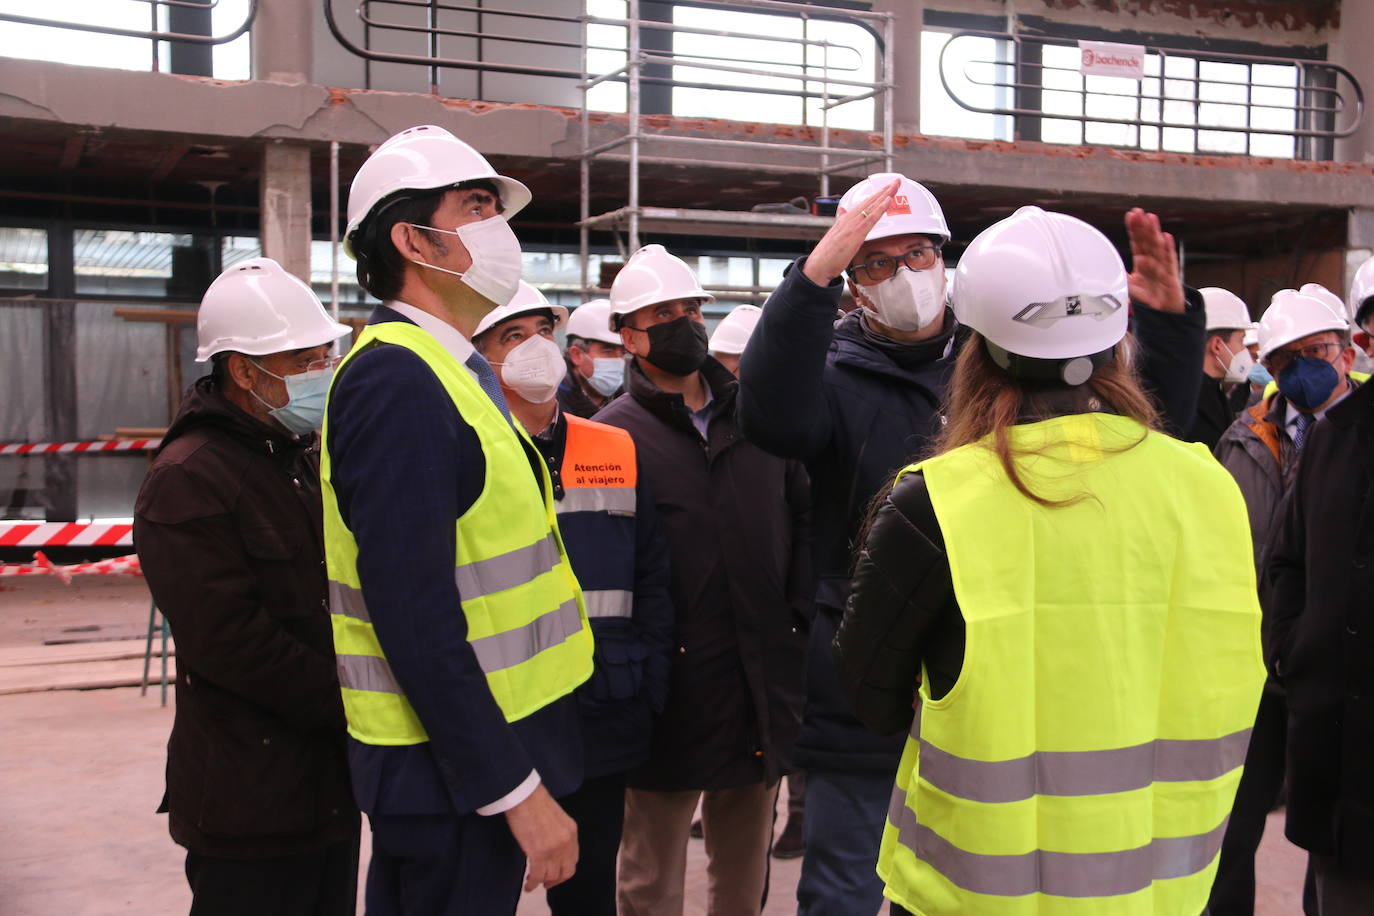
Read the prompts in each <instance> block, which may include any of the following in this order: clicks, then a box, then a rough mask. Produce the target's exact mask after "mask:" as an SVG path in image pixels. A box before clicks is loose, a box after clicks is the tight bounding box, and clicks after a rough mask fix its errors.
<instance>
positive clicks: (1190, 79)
mask: <svg viewBox="0 0 1374 916" xmlns="http://www.w3.org/2000/svg"><path fill="white" fill-rule="evenodd" d="M961 38H985V39H990V40H993V41H998V42H1008V43H1010V44H1011V45H1013V46H1014V47H1017V48H1019V47H1020V46H1021V45H1022V44H1023V43H1026V42H1033V43H1036V44H1039V45H1040V46H1042V47H1066V48H1073V47H1076V45H1075V43H1074V42H1072V41H1067V40H1062V39H1060V40H1056V39H1050V38H1040V37H1038V36H1037V37H1032V36H1026V35H1019V34H1015V33H1011V32H988V31H981V30H973V29H969V30H964V31H959V32H955V33H953V34H952V35H951V36H950V38H949V40H948V41H946V42H945V45H944V47H943V48H941V49H940V60H939V67H938V70H939V73H940V84H941V86H942V87H943V88H944V91H945V94H946V95H948V96H949V98H950V99H951V100H952V101H953V102H954V103H955V104H956V105H958V106H960V107H961V108H963V109H965V110H967V111H972V112H975V113H977V114H990V115H1002V116H1008V117H1022V118H1043V119H1047V120H1057V121H1074V122H1077V123H1079V124H1082V125H1087V124H1089V123H1092V124H1116V125H1123V126H1132V127H1137V128H1142V127H1148V128H1157V129H1160V130H1164V129H1182V130H1193V131H1202V132H1208V133H1210V132H1218V133H1235V134H1244V135H1247V136H1250V135H1260V136H1285V137H1293V138H1295V139H1297V138H1310V139H1317V140H1335V139H1339V138H1341V137H1349V136H1351V135H1353V134H1354V133H1356V132H1357V131H1358V130H1359V129H1360V124H1361V122H1362V121H1363V119H1364V89H1363V87H1361V86H1360V83H1359V80H1357V79H1356V78H1355V76H1354V74H1352V73H1351V72H1350V71H1349V70H1347V69H1346V68H1345V67H1342V66H1340V65H1339V64H1334V63H1331V62H1329V61H1309V60H1302V59H1300V58H1288V57H1270V56H1264V55H1257V54H1236V53H1228V52H1212V51H1206V52H1203V51H1191V50H1180V49H1172V48H1158V47H1146V48H1145V51H1146V53H1147V54H1149V55H1155V56H1156V57H1157V58H1158V59H1159V60H1160V61H1161V63H1160V72H1159V73H1158V74H1147V75H1146V77H1145V79H1146V80H1155V81H1158V84H1159V91H1158V92H1153V93H1147V92H1144V91H1143V89H1141V88H1138V89H1137V91H1136V92H1135V93H1127V92H1115V91H1108V90H1092V91H1089V90H1088V88H1087V84H1086V80H1085V81H1084V83H1083V84H1082V85H1081V86H1079V87H1078V88H1068V87H1059V86H1046V85H1044V84H1043V82H1023V81H1022V80H1021V78H1018V77H1016V76H1013V77H1012V78H1011V79H1010V80H1001V79H999V78H998V77H996V76H994V77H993V78H992V79H990V80H989V79H982V78H978V77H976V76H975V75H973V74H972V73H971V68H973V67H975V66H978V67H984V66H986V67H992V68H993V69H994V70H997V69H1004V68H1005V69H1010V70H1011V71H1012V72H1013V73H1017V72H1018V71H1019V72H1021V73H1024V72H1025V71H1039V72H1042V73H1043V72H1046V71H1053V72H1062V73H1079V71H1078V70H1076V69H1074V68H1071V67H1057V66H1050V65H1045V64H1044V63H1041V62H1035V61H1024V62H1023V61H1022V60H1021V54H1020V53H1019V52H1018V53H1017V54H1016V55H1015V56H1014V59H1011V60H1003V61H999V60H991V61H990V60H969V61H965V62H964V65H963V68H962V72H961V73H960V76H961V77H962V78H963V82H964V83H966V84H969V85H972V86H981V87H984V88H991V89H1002V90H1007V91H1009V92H1013V93H1018V94H1019V93H1022V92H1036V93H1040V94H1042V95H1043V94H1045V93H1057V94H1061V95H1071V96H1077V97H1079V98H1080V99H1081V100H1082V104H1081V105H1080V106H1079V113H1077V114H1075V113H1071V112H1058V111H1046V110H1045V108H1044V106H1043V105H1041V106H1040V107H1036V108H1029V107H1023V106H1020V105H1017V104H1015V103H1013V104H1011V105H996V104H994V105H990V106H989V105H976V104H973V103H971V102H969V101H968V100H966V99H964V98H961V97H960V96H959V94H958V93H957V92H956V91H955V88H954V87H953V86H951V85H950V74H949V72H948V60H947V55H948V54H949V49H950V48H951V47H952V46H953V45H954V44H955V42H956V41H958V40H959V39H961ZM1169 58H1174V59H1179V58H1182V59H1187V60H1192V61H1195V62H1196V63H1197V64H1198V65H1199V66H1198V68H1197V71H1196V72H1195V74H1194V75H1193V76H1176V75H1175V76H1171V75H1169V74H1168V73H1166V72H1164V71H1165V67H1166V65H1165V63H1164V61H1166V60H1168V59H1169ZM1204 63H1216V64H1239V65H1243V66H1247V67H1255V66H1278V67H1291V68H1294V69H1295V70H1296V71H1297V73H1296V77H1297V78H1296V80H1295V82H1294V84H1293V85H1278V84H1274V83H1262V82H1259V83H1257V82H1254V81H1253V80H1249V81H1246V82H1237V81H1235V80H1228V79H1219V78H1214V77H1209V78H1203V77H1202V76H1201V73H1200V70H1201V64H1204ZM1309 73H1322V74H1325V75H1327V76H1329V77H1330V79H1331V82H1332V85H1330V86H1323V85H1319V84H1314V83H1310V82H1308V81H1307V80H1305V79H1304V77H1306V76H1307V75H1308V74H1309ZM1342 77H1344V78H1345V80H1346V82H1347V83H1348V84H1349V87H1350V90H1349V91H1350V94H1351V96H1352V99H1351V100H1348V99H1347V98H1346V95H1345V94H1343V93H1342V92H1341V90H1340V88H1339V84H1340V80H1341V78H1342ZM1170 83H1185V84H1191V85H1192V86H1193V94H1192V95H1190V96H1183V97H1180V96H1170V95H1166V94H1165V92H1166V88H1167V87H1168V84H1170ZM1205 86H1230V87H1244V88H1245V89H1246V90H1247V92H1246V99H1245V101H1236V100H1225V99H1208V98H1203V97H1202V93H1201V90H1202V87H1205ZM1256 89H1261V90H1264V89H1270V90H1283V91H1285V92H1291V93H1292V94H1293V99H1294V101H1293V103H1292V104H1284V105H1280V104H1274V103H1272V102H1257V101H1255V100H1254V98H1253V91H1254V90H1256ZM1090 97H1098V98H1101V97H1108V98H1120V99H1131V100H1134V101H1135V102H1136V104H1137V111H1139V110H1140V106H1141V105H1142V104H1144V103H1154V104H1157V105H1158V107H1159V116H1158V117H1150V118H1147V117H1141V116H1139V115H1137V116H1136V117H1118V116H1114V115H1107V114H1089V113H1088V112H1087V108H1088V104H1087V102H1088V99H1089V98H1090ZM1352 100H1353V105H1351V104H1350V101H1352ZM1171 102H1173V103H1183V104H1189V105H1192V106H1194V107H1195V109H1198V108H1202V107H1203V106H1214V107H1217V108H1220V107H1231V108H1242V109H1245V110H1247V111H1253V110H1262V111H1291V112H1293V116H1294V125H1293V126H1292V127H1264V126H1256V125H1252V124H1245V125H1235V124H1214V123H1208V122H1206V121H1203V120H1202V119H1201V118H1200V117H1199V116H1198V114H1197V112H1196V111H1195V113H1194V115H1193V117H1192V118H1191V119H1187V120H1176V119H1172V118H1166V117H1165V106H1166V105H1167V104H1168V103H1171ZM1319 102H1329V104H1318V103H1319ZM1352 110H1353V112H1354V115H1353V118H1351V120H1350V122H1349V123H1348V124H1346V125H1343V126H1342V125H1338V124H1336V123H1335V119H1336V118H1337V117H1338V116H1339V115H1343V114H1346V113H1347V112H1350V111H1352ZM1324 116H1330V117H1331V118H1332V125H1331V126H1330V127H1310V126H1303V123H1302V122H1303V121H1304V120H1309V119H1311V118H1321V117H1324ZM1247 120H1249V119H1247Z"/></svg>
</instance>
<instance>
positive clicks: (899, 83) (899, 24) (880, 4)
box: [873, 0, 926, 134]
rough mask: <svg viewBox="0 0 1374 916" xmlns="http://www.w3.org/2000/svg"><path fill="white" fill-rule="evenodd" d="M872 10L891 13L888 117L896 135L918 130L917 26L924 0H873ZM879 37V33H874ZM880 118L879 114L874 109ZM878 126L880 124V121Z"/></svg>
mask: <svg viewBox="0 0 1374 916" xmlns="http://www.w3.org/2000/svg"><path fill="white" fill-rule="evenodd" d="M873 10H874V12H879V13H893V14H895V15H894V17H893V20H892V27H893V42H892V43H893V45H894V46H893V47H891V48H887V49H886V51H887V53H888V54H890V55H892V81H893V83H895V87H894V88H893V90H892V120H893V125H894V128H893V129H894V130H896V131H897V133H899V134H919V133H920V132H921V29H922V28H923V27H924V26H925V15H926V5H925V0H874V3H873ZM878 38H879V40H880V41H881V40H882V36H881V35H879V36H878ZM877 116H878V118H880V119H881V117H882V113H881V112H878V115H877ZM877 126H878V127H880V128H881V127H882V122H881V120H880V121H879V122H878V125H877Z"/></svg>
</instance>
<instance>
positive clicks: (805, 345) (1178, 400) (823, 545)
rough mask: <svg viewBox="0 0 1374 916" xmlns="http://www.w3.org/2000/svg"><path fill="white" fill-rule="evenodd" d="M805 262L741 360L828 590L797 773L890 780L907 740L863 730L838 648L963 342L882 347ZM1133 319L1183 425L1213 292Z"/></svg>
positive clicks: (753, 411)
mask: <svg viewBox="0 0 1374 916" xmlns="http://www.w3.org/2000/svg"><path fill="white" fill-rule="evenodd" d="M804 264H805V259H800V260H798V261H797V262H796V263H794V264H793V265H792V266H791V267H790V268H789V269H788V272H787V274H786V276H785V277H784V278H783V281H782V283H781V284H780V285H779V286H778V288H777V289H776V290H774V291H773V294H772V295H771V296H770V297H769V299H768V302H767V303H766V304H765V305H764V309H763V314H762V315H761V316H760V317H759V323H758V325H757V326H756V327H755V328H754V333H753V335H752V336H751V337H750V338H749V345H748V346H747V347H746V348H745V351H744V356H743V357H742V358H741V360H740V395H739V401H740V403H739V420H740V428H741V429H742V430H743V432H744V435H745V437H746V438H747V439H749V441H750V442H753V443H754V444H756V445H758V446H759V447H760V448H762V449H763V450H765V451H767V452H769V453H771V454H774V455H778V456H781V457H785V458H797V459H801V460H802V461H804V462H805V463H806V469H807V472H808V473H809V474H810V476H811V480H812V494H813V495H812V502H813V507H814V508H813V512H814V515H815V520H816V521H815V525H814V528H815V530H816V565H817V574H818V576H819V582H818V585H817V590H816V604H817V614H816V621H815V624H814V626H813V628H812V633H811V645H810V649H809V653H808V668H807V681H806V691H807V698H806V719H805V722H804V725H803V731H802V735H801V738H800V740H799V741H798V744H797V762H798V765H800V766H805V767H811V768H818V769H819V768H824V769H852V768H854V767H862V768H866V769H870V770H873V771H888V772H890V771H891V770H893V769H894V768H895V767H896V760H897V757H898V756H899V755H900V753H901V747H902V740H901V737H900V736H893V737H880V736H877V735H874V734H872V733H870V732H868V731H867V730H866V729H863V728H861V727H860V726H859V723H858V722H857V721H856V720H855V719H854V717H853V715H852V714H851V712H850V710H849V704H848V702H847V701H846V699H845V697H844V693H843V691H842V689H841V687H840V683H839V681H838V679H837V678H836V676H835V670H834V664H833V663H832V661H831V657H830V643H831V640H832V638H833V637H834V635H835V629H836V627H837V625H838V623H839V616H840V613H841V610H842V609H843V607H844V603H845V597H846V595H847V594H848V590H849V577H850V573H851V571H852V564H853V554H854V548H855V546H856V543H855V542H856V541H857V538H858V534H859V529H860V527H861V526H862V523H863V519H864V518H865V516H866V515H867V512H868V507H869V505H870V503H871V502H872V500H873V497H874V494H876V493H878V492H879V491H880V490H884V489H886V487H887V486H888V484H890V483H891V482H892V478H893V477H894V476H896V473H897V471H898V470H900V469H901V468H902V467H904V466H906V465H907V464H909V463H910V462H911V461H912V460H913V458H915V457H917V456H918V455H919V454H921V453H922V452H924V451H925V449H926V447H927V445H928V444H929V442H930V440H931V438H932V437H933V436H934V435H935V433H936V432H937V431H938V430H939V428H940V426H941V419H942V418H941V405H942V403H943V401H944V395H945V386H946V385H947V383H948V381H949V376H950V373H951V371H952V370H953V368H954V361H955V357H956V355H957V353H958V348H959V344H960V343H961V342H962V340H963V338H964V336H965V335H964V334H963V332H962V329H960V328H959V327H958V326H957V325H956V324H955V322H954V317H953V313H952V312H949V311H946V313H945V329H944V332H943V333H942V334H940V335H939V336H938V337H935V338H933V339H931V340H928V341H923V342H921V343H918V344H914V345H907V346H883V345H881V344H880V343H878V342H877V341H875V339H874V338H873V337H872V336H870V335H867V334H865V333H864V330H863V328H862V326H861V324H860V317H859V314H858V313H857V312H851V313H850V314H848V315H846V316H845V317H843V318H841V319H840V320H839V321H836V320H835V315H836V309H837V307H838V305H839V299H840V292H841V288H842V284H841V283H840V282H839V281H838V280H837V281H836V282H834V283H832V284H831V285H830V286H828V287H824V288H822V287H819V286H817V285H816V284H815V283H813V282H811V280H810V279H809V278H808V277H807V276H806V274H805V272H804V271H803V270H802V267H803V265H804ZM1133 323H1134V330H1135V332H1136V335H1137V337H1138V339H1139V340H1140V343H1141V354H1140V357H1141V364H1140V368H1141V375H1142V377H1143V378H1144V379H1145V380H1146V383H1147V386H1148V387H1151V388H1152V389H1153V390H1154V393H1155V395H1156V399H1157V400H1158V401H1159V403H1160V405H1161V407H1162V409H1163V413H1164V415H1165V419H1166V422H1167V424H1168V425H1169V427H1170V428H1172V429H1181V428H1183V427H1185V426H1186V425H1187V424H1188V423H1189V422H1190V421H1191V419H1192V417H1193V413H1194V411H1195V410H1196V403H1197V390H1198V389H1197V382H1196V380H1197V377H1198V376H1199V375H1201V374H1202V348H1203V338H1204V335H1205V331H1204V330H1203V326H1204V318H1203V310H1202V297H1201V296H1200V295H1199V294H1198V293H1197V292H1196V291H1195V290H1189V291H1188V311H1187V312H1186V313H1185V314H1183V315H1174V314H1169V313H1164V312H1159V311H1157V310H1155V309H1150V308H1137V309H1135V314H1134V319H1133Z"/></svg>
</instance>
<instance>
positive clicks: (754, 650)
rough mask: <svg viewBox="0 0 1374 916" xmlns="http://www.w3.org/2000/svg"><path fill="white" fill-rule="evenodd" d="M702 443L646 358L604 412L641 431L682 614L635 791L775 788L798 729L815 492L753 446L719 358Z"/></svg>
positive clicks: (710, 369) (609, 419)
mask: <svg viewBox="0 0 1374 916" xmlns="http://www.w3.org/2000/svg"><path fill="white" fill-rule="evenodd" d="M701 371H702V375H703V377H704V378H705V379H706V382H707V384H708V385H709V386H710V388H711V391H712V395H713V398H714V401H713V407H712V410H713V413H712V414H711V421H710V425H709V426H708V428H707V430H708V433H709V435H708V436H707V438H706V441H703V440H702V438H701V436H700V435H699V434H698V433H697V431H696V428H695V427H694V426H693V425H692V421H691V417H690V413H689V411H688V409H687V406H686V404H685V403H684V401H683V398H682V396H681V395H678V394H668V393H665V392H663V391H661V390H659V389H658V388H657V387H656V386H655V385H654V384H653V383H652V382H650V381H649V379H648V378H647V377H646V376H645V375H644V374H643V372H641V371H640V369H639V368H638V365H637V364H633V365H631V366H630V368H629V370H628V371H627V373H626V379H627V388H628V394H629V397H622V398H620V399H618V400H617V401H615V403H613V404H611V405H610V406H609V407H607V408H606V409H605V410H602V411H601V412H600V413H598V414H597V415H596V418H595V419H596V420H597V421H598V422H601V423H608V424H610V425H611V426H619V427H621V428H623V429H626V430H628V431H629V432H630V435H631V436H633V437H634V440H635V448H636V451H637V452H638V453H639V462H640V468H641V469H642V471H643V474H644V476H645V477H646V478H647V479H648V481H649V486H650V489H651V490H652V491H653V495H654V501H655V503H656V504H657V507H658V513H659V520H660V521H661V523H662V526H663V531H664V533H665V534H666V535H667V538H668V545H669V551H670V558H671V565H672V596H673V605H674V607H675V609H676V611H677V618H676V621H675V626H674V642H675V646H674V649H673V666H672V673H671V680H670V688H669V695H668V704H667V707H666V709H665V710H664V712H663V715H662V716H661V717H660V718H659V720H658V723H657V726H656V728H655V730H654V740H653V749H652V756H651V758H650V760H649V762H648V763H647V764H645V765H644V766H643V767H641V768H640V769H639V770H638V771H636V772H635V773H633V774H631V777H630V784H631V785H633V786H636V787H639V788H643V789H656V790H661V791H674V790H687V789H719V788H729V787H732V786H740V785H745V784H748V783H751V782H758V781H760V780H763V781H766V782H769V783H771V782H773V781H774V780H776V779H777V778H778V777H779V776H781V775H782V774H784V773H786V772H787V771H788V770H789V769H790V767H791V758H792V748H793V745H794V743H795V742H796V738H797V731H798V729H799V728H800V724H801V706H802V676H803V672H802V667H803V652H804V649H805V644H806V626H807V617H808V616H809V614H810V595H811V589H812V588H813V586H814V583H813V580H812V579H811V577H810V568H809V560H810V552H809V543H808V538H809V532H808V522H809V499H810V494H809V487H808V485H807V480H806V472H805V471H804V470H802V467H801V465H800V464H799V463H797V462H790V461H783V460H782V459H779V458H774V457H772V456H770V455H768V454H765V453H764V452H763V451H761V450H760V449H758V448H756V447H754V446H752V445H750V444H749V443H747V442H745V441H744V440H743V439H742V438H741V437H740V435H739V432H738V430H737V428H736V425H735V418H734V405H735V393H736V388H737V385H738V383H737V382H736V381H735V377H734V376H733V375H731V374H730V372H729V370H727V369H726V368H725V367H724V366H722V365H720V363H718V362H716V361H715V360H714V359H708V360H707V363H706V365H705V366H703V367H702V370H701Z"/></svg>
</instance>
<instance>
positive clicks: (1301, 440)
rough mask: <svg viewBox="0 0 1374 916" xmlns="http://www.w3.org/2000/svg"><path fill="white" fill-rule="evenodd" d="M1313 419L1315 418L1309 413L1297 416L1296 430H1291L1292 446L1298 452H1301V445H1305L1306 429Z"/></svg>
mask: <svg viewBox="0 0 1374 916" xmlns="http://www.w3.org/2000/svg"><path fill="white" fill-rule="evenodd" d="M1315 419H1316V417H1314V416H1312V415H1311V414H1310V413H1300V414H1298V419H1297V420H1296V421H1295V422H1296V425H1297V429H1295V430H1293V445H1294V446H1295V447H1296V448H1297V449H1298V451H1302V447H1303V445H1305V444H1306V443H1307V427H1309V426H1311V425H1312V421H1313V420H1315Z"/></svg>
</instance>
